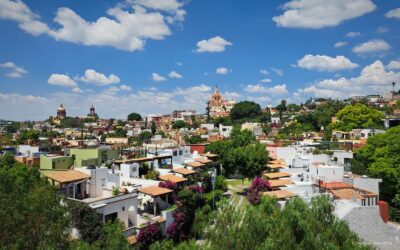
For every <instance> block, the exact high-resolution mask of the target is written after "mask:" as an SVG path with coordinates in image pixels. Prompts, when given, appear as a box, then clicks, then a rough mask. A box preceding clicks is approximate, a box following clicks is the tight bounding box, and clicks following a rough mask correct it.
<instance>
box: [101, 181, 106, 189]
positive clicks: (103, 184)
mask: <svg viewBox="0 0 400 250" xmlns="http://www.w3.org/2000/svg"><path fill="white" fill-rule="evenodd" d="M101 186H102V187H105V186H106V179H101Z"/></svg>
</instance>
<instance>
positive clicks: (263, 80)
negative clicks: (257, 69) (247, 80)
mask: <svg viewBox="0 0 400 250" xmlns="http://www.w3.org/2000/svg"><path fill="white" fill-rule="evenodd" d="M260 82H262V83H269V82H272V80H271V79H269V78H264V79H262V80H261V81H260Z"/></svg>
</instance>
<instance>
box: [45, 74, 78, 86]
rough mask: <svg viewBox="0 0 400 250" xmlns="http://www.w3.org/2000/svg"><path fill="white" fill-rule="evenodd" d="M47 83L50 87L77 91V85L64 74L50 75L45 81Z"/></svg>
mask: <svg viewBox="0 0 400 250" xmlns="http://www.w3.org/2000/svg"><path fill="white" fill-rule="evenodd" d="M47 83H48V84H50V85H56V86H61V87H67V88H77V89H78V84H76V82H75V81H74V80H73V79H71V78H70V77H69V76H68V75H65V74H51V75H50V77H49V79H48V80H47Z"/></svg>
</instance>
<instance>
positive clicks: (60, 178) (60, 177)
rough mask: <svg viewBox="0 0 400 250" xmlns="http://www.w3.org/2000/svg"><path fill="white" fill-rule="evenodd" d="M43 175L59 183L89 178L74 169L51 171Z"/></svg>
mask: <svg viewBox="0 0 400 250" xmlns="http://www.w3.org/2000/svg"><path fill="white" fill-rule="evenodd" d="M44 176H45V177H47V178H49V179H51V180H54V181H56V182H58V183H60V184H63V183H70V182H76V181H81V180H85V179H89V178H90V176H89V175H87V174H84V173H82V172H79V171H76V170H65V171H52V172H49V173H45V174H44Z"/></svg>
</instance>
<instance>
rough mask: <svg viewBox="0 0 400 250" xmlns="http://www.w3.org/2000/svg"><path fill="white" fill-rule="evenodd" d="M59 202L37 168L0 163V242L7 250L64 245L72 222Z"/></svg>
mask: <svg viewBox="0 0 400 250" xmlns="http://www.w3.org/2000/svg"><path fill="white" fill-rule="evenodd" d="M1 162H2V163H4V162H7V161H4V160H1ZM61 202H62V198H61V197H60V196H58V195H57V194H56V193H55V192H54V191H53V189H52V188H51V187H50V185H49V184H48V183H47V182H46V181H44V180H42V179H40V175H39V172H38V170H37V169H35V168H32V169H28V168H27V167H26V166H24V165H22V164H18V163H16V164H13V165H11V166H10V165H2V166H0V221H1V227H0V245H1V246H2V247H4V248H7V249H37V248H54V249H62V248H66V247H67V245H68V240H67V239H68V236H69V234H70V229H71V225H70V222H69V218H68V216H66V215H67V209H66V207H65V206H61V205H60V204H61Z"/></svg>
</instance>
